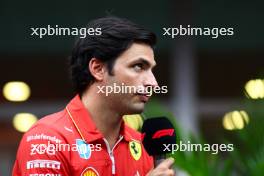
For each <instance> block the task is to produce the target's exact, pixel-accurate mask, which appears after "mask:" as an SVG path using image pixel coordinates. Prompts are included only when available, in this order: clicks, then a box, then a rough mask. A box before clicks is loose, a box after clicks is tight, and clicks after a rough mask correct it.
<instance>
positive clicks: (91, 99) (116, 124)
mask: <svg viewBox="0 0 264 176" xmlns="http://www.w3.org/2000/svg"><path fill="white" fill-rule="evenodd" d="M93 89H94V88H93V87H90V88H89V89H88V90H87V91H86V92H84V94H83V95H82V97H81V99H82V102H83V104H84V106H85V108H86V109H87V110H88V111H89V113H90V114H91V118H92V120H93V122H94V123H95V125H96V128H97V129H98V130H99V131H100V132H101V133H102V134H103V136H104V138H106V140H107V141H108V143H109V144H110V147H111V148H112V147H113V146H114V144H115V142H116V141H117V139H118V137H119V133H120V128H121V122H122V116H121V115H120V114H118V113H117V112H115V111H114V110H112V109H110V108H109V106H108V105H107V103H106V101H105V97H103V96H102V95H101V94H98V93H96V92H95V91H93Z"/></svg>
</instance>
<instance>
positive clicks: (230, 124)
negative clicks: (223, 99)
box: [223, 111, 249, 130]
mask: <svg viewBox="0 0 264 176" xmlns="http://www.w3.org/2000/svg"><path fill="white" fill-rule="evenodd" d="M248 123H249V117H248V115H247V113H246V112H245V111H232V112H229V113H226V114H225V116H224V118H223V126H224V128H225V129H226V130H241V129H243V128H244V127H245V126H246V125H247V124H248Z"/></svg>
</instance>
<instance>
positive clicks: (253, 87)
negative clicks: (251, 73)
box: [245, 79, 264, 99]
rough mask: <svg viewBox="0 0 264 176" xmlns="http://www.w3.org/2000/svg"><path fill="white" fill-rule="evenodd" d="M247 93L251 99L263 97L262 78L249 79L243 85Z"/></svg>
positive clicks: (263, 82)
mask: <svg viewBox="0 0 264 176" xmlns="http://www.w3.org/2000/svg"><path fill="white" fill-rule="evenodd" d="M245 90H246V93H247V95H248V96H249V97H250V98H252V99H260V98H264V80H261V79H255V80H250V81H248V82H247V83H246V85H245Z"/></svg>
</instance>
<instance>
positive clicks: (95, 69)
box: [89, 58, 105, 81]
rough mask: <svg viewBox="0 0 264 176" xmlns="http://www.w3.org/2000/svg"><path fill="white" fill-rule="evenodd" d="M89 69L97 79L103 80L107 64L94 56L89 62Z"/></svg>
mask: <svg viewBox="0 0 264 176" xmlns="http://www.w3.org/2000/svg"><path fill="white" fill-rule="evenodd" d="M89 70H90V72H91V74H92V75H93V77H94V78H95V79H96V80H98V81H102V80H103V78H104V74H105V64H104V63H103V62H102V61H100V60H99V59H96V58H92V59H91V60H90V62H89Z"/></svg>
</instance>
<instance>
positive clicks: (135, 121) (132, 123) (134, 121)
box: [123, 114, 143, 130]
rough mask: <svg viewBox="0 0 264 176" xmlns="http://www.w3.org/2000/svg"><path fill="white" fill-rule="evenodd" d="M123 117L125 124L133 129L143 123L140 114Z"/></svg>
mask: <svg viewBox="0 0 264 176" xmlns="http://www.w3.org/2000/svg"><path fill="white" fill-rule="evenodd" d="M123 119H124V122H125V124H126V125H128V126H129V127H130V128H133V129H134V130H139V129H141V127H142V125H143V118H142V117H141V115H140V114H133V115H124V116H123Z"/></svg>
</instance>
